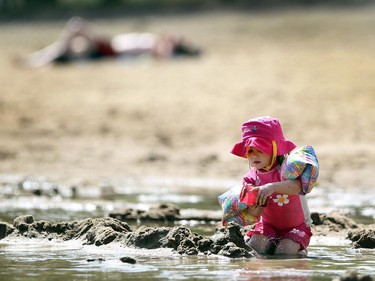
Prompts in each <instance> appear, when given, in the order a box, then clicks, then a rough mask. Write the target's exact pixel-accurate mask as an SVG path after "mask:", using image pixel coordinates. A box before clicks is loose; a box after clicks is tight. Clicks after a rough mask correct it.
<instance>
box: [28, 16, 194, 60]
mask: <svg viewBox="0 0 375 281" xmlns="http://www.w3.org/2000/svg"><path fill="white" fill-rule="evenodd" d="M200 53H201V51H200V49H198V48H197V47H195V46H193V45H191V44H189V43H187V42H186V41H185V40H184V39H183V38H182V37H180V36H174V35H167V34H154V33H124V34H119V35H116V36H114V37H112V38H108V37H107V36H106V35H104V34H102V33H100V32H98V30H97V28H95V25H94V24H92V23H90V22H88V21H87V20H85V19H83V18H80V17H73V18H71V19H70V20H69V21H68V23H67V24H66V26H65V28H64V29H63V31H62V33H61V35H60V37H59V38H58V40H57V41H56V42H55V43H53V44H51V45H49V46H47V47H45V48H43V49H41V50H39V51H37V52H35V53H33V54H31V55H29V56H28V57H27V58H25V59H24V60H23V61H22V64H24V65H25V66H28V67H41V66H44V65H47V64H50V63H69V62H73V61H77V60H95V59H100V58H105V57H112V58H116V57H136V56H140V55H150V56H151V57H154V58H156V59H167V58H171V57H176V56H199V55H200Z"/></svg>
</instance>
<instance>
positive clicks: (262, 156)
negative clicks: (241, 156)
mask: <svg viewBox="0 0 375 281" xmlns="http://www.w3.org/2000/svg"><path fill="white" fill-rule="evenodd" d="M247 159H248V160H249V163H250V165H251V166H252V167H254V168H255V169H257V170H261V169H264V168H266V167H268V166H269V165H271V161H272V155H270V154H267V153H264V152H262V151H260V150H259V149H256V148H255V147H252V146H250V148H249V151H248V152H247Z"/></svg>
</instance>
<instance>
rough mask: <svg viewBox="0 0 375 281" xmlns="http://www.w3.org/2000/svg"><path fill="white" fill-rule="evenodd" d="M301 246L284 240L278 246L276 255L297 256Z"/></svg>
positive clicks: (289, 240)
mask: <svg viewBox="0 0 375 281" xmlns="http://www.w3.org/2000/svg"><path fill="white" fill-rule="evenodd" d="M300 250H301V245H300V244H299V243H297V242H294V241H293V240H291V239H282V240H281V241H280V242H279V244H278V245H277V246H276V249H275V255H297V254H298V252H299V251H300Z"/></svg>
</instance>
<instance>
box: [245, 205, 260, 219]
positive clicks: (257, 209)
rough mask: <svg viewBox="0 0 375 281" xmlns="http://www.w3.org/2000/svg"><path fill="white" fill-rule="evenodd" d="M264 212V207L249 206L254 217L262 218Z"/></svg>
mask: <svg viewBox="0 0 375 281" xmlns="http://www.w3.org/2000/svg"><path fill="white" fill-rule="evenodd" d="M263 210H264V207H262V206H259V205H253V206H249V213H250V215H252V216H254V217H260V215H261V214H262V212H263Z"/></svg>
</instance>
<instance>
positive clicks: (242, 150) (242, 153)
mask: <svg viewBox="0 0 375 281" xmlns="http://www.w3.org/2000/svg"><path fill="white" fill-rule="evenodd" d="M275 142H276V146H277V155H284V154H287V153H289V152H291V151H292V150H293V149H294V148H296V147H297V146H296V145H295V144H294V143H293V142H291V141H290V140H287V139H283V140H276V141H275ZM249 147H255V148H256V149H259V150H260V151H262V152H264V153H267V154H270V155H272V154H273V148H272V141H271V140H266V139H262V138H254V137H253V138H247V139H244V140H242V141H240V142H238V143H236V144H235V145H234V146H233V148H232V150H231V153H232V154H234V155H236V156H239V157H244V158H246V157H247V152H248V149H249Z"/></svg>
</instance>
